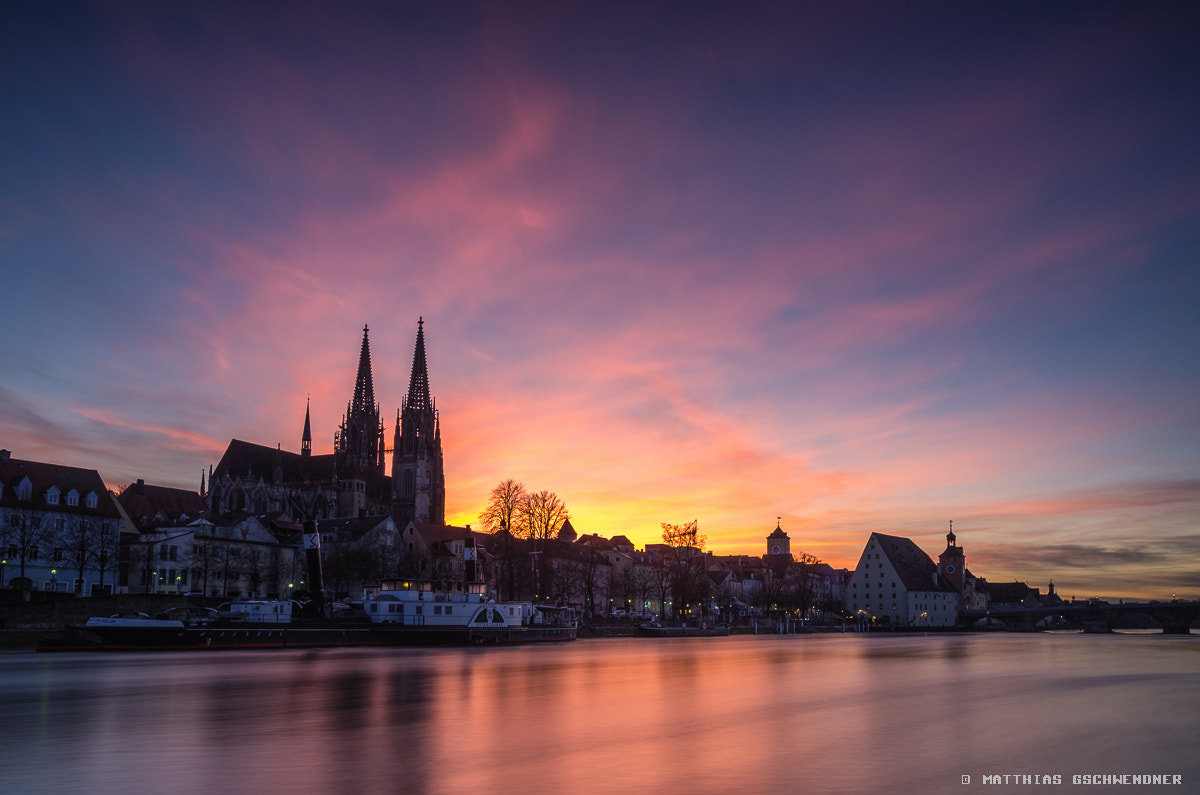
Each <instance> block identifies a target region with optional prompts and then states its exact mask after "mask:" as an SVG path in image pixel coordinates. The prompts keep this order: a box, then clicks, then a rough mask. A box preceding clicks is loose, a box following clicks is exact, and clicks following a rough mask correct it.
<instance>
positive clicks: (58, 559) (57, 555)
mask: <svg viewBox="0 0 1200 795" xmlns="http://www.w3.org/2000/svg"><path fill="white" fill-rule="evenodd" d="M62 559H63V549H62V547H55V548H54V562H55V563H62Z"/></svg>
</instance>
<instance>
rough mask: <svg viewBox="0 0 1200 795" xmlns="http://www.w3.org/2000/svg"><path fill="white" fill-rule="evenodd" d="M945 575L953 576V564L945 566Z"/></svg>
mask: <svg viewBox="0 0 1200 795" xmlns="http://www.w3.org/2000/svg"><path fill="white" fill-rule="evenodd" d="M946 573H947V574H953V573H954V564H953V563H951V564H950V565H949V566H947V567H946Z"/></svg>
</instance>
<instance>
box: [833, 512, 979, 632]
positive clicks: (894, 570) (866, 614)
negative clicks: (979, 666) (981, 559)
mask: <svg viewBox="0 0 1200 795" xmlns="http://www.w3.org/2000/svg"><path fill="white" fill-rule="evenodd" d="M951 543H952V542H951ZM954 548H955V549H957V550H958V551H959V552H960V553H961V548H960V547H954ZM943 556H944V555H943ZM952 565H953V567H954V571H952V572H943V573H941V574H939V567H938V565H936V564H934V562H933V560H932V559H930V557H929V556H928V555H926V554H925V552H923V551H922V550H921V548H920V547H918V546H917V545H916V544H914V543H913V542H912V541H911V540H910V539H907V538H901V537H900V536H889V535H884V534H883V533H872V534H871V537H870V538H869V539H868V540H867V545H866V547H865V548H864V549H863V553H862V556H861V557H859V559H858V565H857V566H856V567H855V569H854V572H853V573H852V574H851V575H850V582H849V583H848V584H847V586H846V593H845V605H846V609H847V610H848V611H850V613H851V614H853V615H854V616H856V617H857V618H858V620H859V621H861V622H863V623H866V624H871V625H876V626H878V625H883V626H889V627H905V628H920V627H952V626H954V625H955V623H956V621H957V619H958V610H959V602H960V599H961V596H962V594H961V591H960V589H959V588H956V587H955V578H954V575H955V574H958V573H959V572H960V571H962V570H964V568H965V567H964V564H963V562H962V555H961V554H959V555H958V556H956V564H952ZM960 576H961V575H960Z"/></svg>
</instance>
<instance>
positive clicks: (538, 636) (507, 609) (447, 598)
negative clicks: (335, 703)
mask: <svg viewBox="0 0 1200 795" xmlns="http://www.w3.org/2000/svg"><path fill="white" fill-rule="evenodd" d="M485 588H486V586H485V585H484V583H482V582H466V583H456V584H455V586H454V587H453V588H449V587H438V584H437V583H435V582H434V581H432V580H420V579H412V578H408V579H406V578H398V579H392V580H384V581H383V582H381V583H380V585H379V587H378V588H375V589H371V590H370V591H369V592H368V594H367V598H365V599H364V600H363V603H362V608H363V612H364V613H365V614H366V616H367V618H369V619H370V620H371V623H372V625H373V627H372V629H373V633H374V636H375V641H376V642H377V643H380V644H383V645H404V644H423V643H432V644H482V643H533V642H542V641H562V640H575V638H576V636H577V633H578V622H577V621H576V619H575V615H574V611H572V610H570V609H568V608H556V607H548V606H543V605H536V604H534V603H532V602H497V601H495V600H494V599H489V598H488V597H487V595H486V593H485Z"/></svg>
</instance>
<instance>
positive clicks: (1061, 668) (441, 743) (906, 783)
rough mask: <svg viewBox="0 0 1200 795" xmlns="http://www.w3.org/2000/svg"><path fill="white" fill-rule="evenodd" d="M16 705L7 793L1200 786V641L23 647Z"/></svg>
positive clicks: (1039, 637)
mask: <svg viewBox="0 0 1200 795" xmlns="http://www.w3.org/2000/svg"><path fill="white" fill-rule="evenodd" d="M0 705H2V706H0V709H2V710H3V714H2V718H0V792H4V793H17V792H86V793H185V794H187V793H224V792H246V793H275V792H286V793H396V792H402V793H408V792H411V793H569V792H584V793H600V792H604V793H610V792H614V793H618V792H628V793H657V794H659V795H664V794H669V793H760V792H763V793H766V792H789V793H790V792H830V793H839V792H845V793H864V792H865V793H872V792H879V793H882V792H960V793H966V792H972V791H977V790H980V789H984V790H986V791H994V792H1003V791H1022V792H1025V791H1029V790H1031V789H1033V790H1050V791H1055V790H1061V789H1063V788H1064V787H1065V788H1069V789H1071V790H1079V789H1080V786H1078V785H1073V784H1072V780H1073V776H1077V775H1091V774H1117V775H1124V774H1130V775H1135V774H1136V775H1141V774H1167V775H1180V776H1182V782H1183V783H1182V786H1170V787H1168V788H1167V789H1168V791H1172V792H1185V791H1191V792H1200V752H1198V750H1197V748H1198V746H1200V743H1198V740H1200V636H1195V635H1192V636H1178V637H1172V636H1164V635H1157V634H1155V635H1109V636H1096V635H1080V634H1053V633H1048V634H1036V635H1015V634H1013V635H1009V634H1003V635H933V636H928V637H926V636H919V635H883V634H880V635H809V636H785V637H776V636H757V637H755V636H734V637H729V638H697V639H675V640H649V639H597V640H580V641H576V642H574V643H568V644H547V645H541V646H536V645H535V646H524V647H514V648H492V649H388V650H378V649H326V650H312V651H301V650H296V651H288V650H282V651H247V652H165V653H123V654H99V653H69V654H35V653H32V652H21V653H5V654H0ZM1003 775H1008V776H1023V775H1030V776H1039V777H1040V776H1051V777H1053V776H1055V775H1057V776H1059V777H1060V781H1061V784H1060V785H1057V786H1056V785H1054V784H1053V783H1051V784H1024V783H1020V784H1018V783H1016V782H1017V781H1023V780H1022V779H1012V778H1010V779H1009V784H1008V785H1007V786H1006V785H1004V784H1001V785H999V786H997V785H994V784H990V785H989V784H984V776H1003ZM966 776H969V777H970V783H969V784H964V780H965V779H964V777H966ZM1037 780H1040V779H1034V781H1037ZM1049 780H1050V781H1051V782H1053V780H1054V779H1053V778H1051V779H1049ZM1131 780H1132V779H1131ZM1083 789H1085V790H1087V791H1097V792H1104V791H1121V792H1134V791H1141V790H1142V789H1143V788H1141V787H1138V786H1132V785H1125V786H1113V787H1109V786H1088V787H1083ZM1151 789H1156V790H1158V789H1163V787H1161V786H1157V787H1151Z"/></svg>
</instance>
